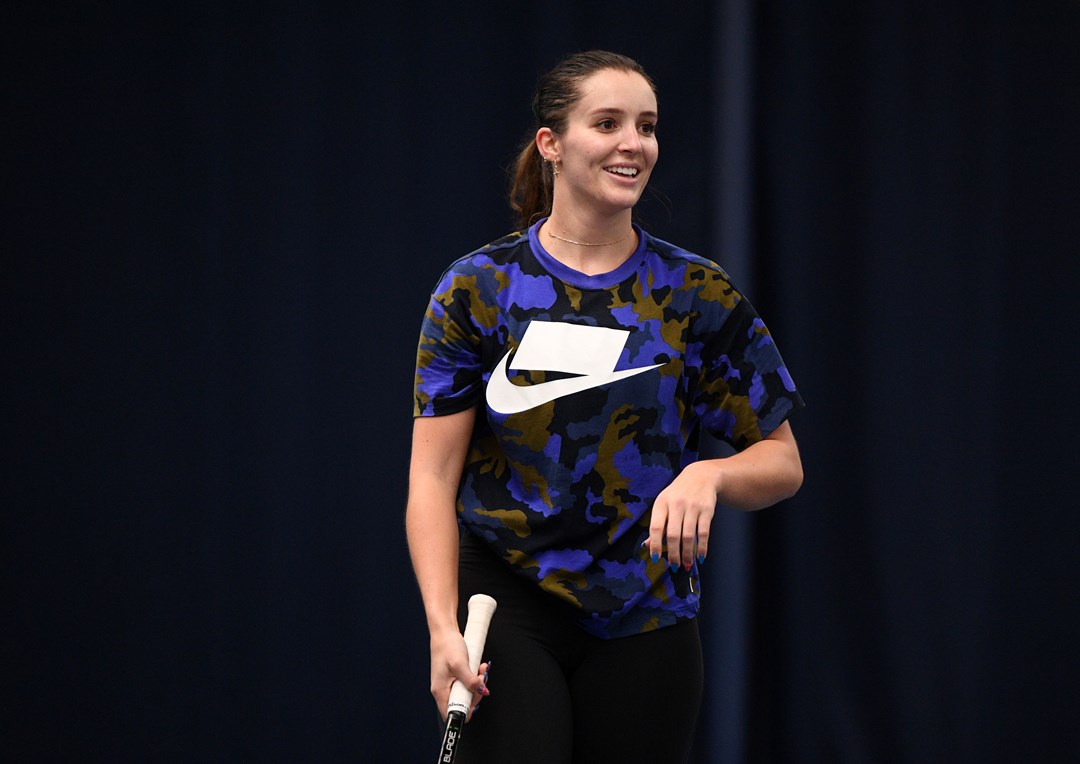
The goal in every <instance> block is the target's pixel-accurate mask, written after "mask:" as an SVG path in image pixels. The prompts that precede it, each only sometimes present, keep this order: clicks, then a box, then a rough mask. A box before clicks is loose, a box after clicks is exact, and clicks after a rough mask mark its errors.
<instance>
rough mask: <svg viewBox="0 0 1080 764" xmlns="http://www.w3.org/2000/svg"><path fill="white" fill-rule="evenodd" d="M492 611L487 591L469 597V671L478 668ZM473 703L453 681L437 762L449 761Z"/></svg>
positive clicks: (469, 693)
mask: <svg viewBox="0 0 1080 764" xmlns="http://www.w3.org/2000/svg"><path fill="white" fill-rule="evenodd" d="M494 613H495V600H494V599H493V598H491V597H489V596H488V595H486V594H474V595H473V596H471V597H469V617H468V620H467V621H466V622H465V634H464V636H465V646H466V647H467V648H468V649H469V670H470V671H472V672H473V673H476V672H477V671H479V669H480V657H481V655H482V654H483V652H484V642H486V641H487V632H488V625H489V624H490V623H491V616H492V615H493V614H494ZM471 705H472V690H470V689H469V688H468V687H466V686H465V685H463V684H462V683H461V682H458V681H455V682H454V683H453V684H452V685H451V686H450V701H449V702H448V703H447V704H446V731H445V732H443V740H442V748H441V749H440V750H439V764H452V763H453V761H454V758H455V757H456V756H457V750H458V745H459V743H460V742H461V728H462V727H464V726H465V719H466V717H467V716H468V715H469V707H470V706H471Z"/></svg>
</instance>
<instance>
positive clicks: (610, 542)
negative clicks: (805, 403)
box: [406, 51, 802, 764]
mask: <svg viewBox="0 0 1080 764" xmlns="http://www.w3.org/2000/svg"><path fill="white" fill-rule="evenodd" d="M533 108H534V112H535V115H536V118H537V130H536V134H535V138H534V139H532V140H530V141H529V142H528V143H527V145H526V146H525V147H524V149H523V150H522V152H521V155H520V156H519V159H518V163H517V173H516V178H515V185H514V189H513V191H512V193H511V204H512V205H513V206H514V208H515V210H516V211H517V212H518V213H519V215H520V217H521V223H522V226H523V230H522V231H520V232H517V233H513V234H510V235H509V236H506V237H504V238H502V239H500V240H498V241H496V242H494V243H492V244H489V245H488V246H486V247H484V248H482V249H480V250H478V251H476V252H474V253H471V254H469V255H467V256H465V257H464V258H462V259H460V260H458V261H457V262H455V263H454V264H452V265H451V266H450V268H449V269H448V270H447V271H446V272H445V273H444V274H443V276H442V278H441V279H440V281H439V284H438V285H437V287H436V288H435V291H434V294H433V296H432V300H431V302H430V304H429V307H428V310H427V313H426V316H425V319H424V324H423V328H422V331H421V338H420V347H419V352H418V359H417V371H416V382H415V404H416V407H415V414H416V419H415V424H414V433H413V451H412V460H411V465H410V481H409V502H408V508H407V511H406V528H407V533H408V539H409V546H410V551H411V555H412V560H413V565H414V569H415V572H416V576H417V580H418V582H419V585H420V591H421V595H422V597H423V601H424V607H425V611H426V614H427V620H428V628H429V631H430V637H431V692H432V694H433V695H434V696H435V700H436V703H437V704H438V707H439V709H440V711H442V712H445V708H446V702H447V697H448V694H449V688H450V685H451V684H452V682H453V681H454V680H455V679H457V680H460V681H462V682H465V683H466V684H467V685H468V686H469V687H470V688H471V689H472V690H473V691H474V701H475V702H477V703H479V700H480V698H481V697H483V696H485V695H487V694H488V689H487V686H486V682H485V679H486V677H487V675H488V671H489V669H491V670H492V672H494V671H495V669H494V668H493V667H495V666H497V667H498V668H497V672H498V679H497V680H496V681H497V689H496V690H495V694H494V695H493V696H492V698H491V699H490V700H488V701H486V703H485V704H484V707H483V709H482V710H481V711H479V712H477V713H476V715H475V718H474V719H472V721H471V722H470V724H469V727H468V733H467V734H466V736H465V742H464V745H463V747H462V748H461V758H460V760H462V761H467V762H509V761H513V762H532V761H536V762H545V764H552V762H606V761H649V760H651V761H663V762H666V761H672V762H675V761H684V760H685V759H686V757H687V754H688V751H689V749H690V745H691V742H692V740H693V735H694V729H695V724H696V720H697V713H698V706H699V703H700V698H701V686H702V662H701V646H700V641H699V635H698V627H697V620H696V618H695V616H696V615H697V610H698V602H699V584H698V566H699V565H701V564H702V563H703V562H704V560H705V558H706V556H707V555H708V551H709V529H710V525H711V522H712V518H713V514H714V511H715V507H716V504H717V502H718V501H719V502H722V503H723V504H725V505H727V506H731V507H736V508H739V509H744V510H753V509H758V508H761V507H766V506H769V505H771V504H774V503H775V502H777V501H779V500H781V499H784V498H787V497H789V496H791V495H792V494H794V493H795V491H796V490H798V488H799V486H800V484H801V482H802V467H801V462H800V459H799V454H798V449H797V447H796V444H795V440H794V438H793V436H792V433H791V428H790V425H789V424H788V423H787V417H788V416H789V415H790V414H791V413H792V412H793V411H795V410H796V409H798V408H800V407H801V406H802V400H801V398H800V396H799V394H798V392H797V391H796V390H795V387H794V384H793V383H792V381H791V378H790V376H789V375H788V373H787V370H786V368H785V367H784V365H783V361H782V359H781V357H780V355H779V353H778V351H777V350H776V347H775V345H774V344H773V342H772V339H771V337H770V335H769V333H768V331H767V330H766V328H765V326H764V324H763V323H762V322H761V320H760V319H759V318H758V316H757V315H756V314H755V312H754V310H753V308H752V307H751V306H750V304H749V302H748V301H747V300H745V299H744V298H743V297H742V295H740V294H739V293H738V292H737V291H736V290H735V288H734V287H733V286H732V285H731V282H730V280H729V279H728V277H727V275H726V274H725V273H724V272H723V271H722V270H721V269H720V268H719V267H718V266H717V265H715V264H714V263H712V262H710V261H708V260H706V259H704V258H700V257H698V256H696V255H693V254H690V253H688V252H686V251H684V250H682V249H679V248H678V247H675V246H674V245H671V244H668V243H666V242H663V241H660V240H658V239H654V238H652V237H650V236H649V235H648V234H647V233H645V232H644V231H643V230H642V229H641V228H639V227H638V226H636V225H635V224H634V223H633V222H632V219H631V216H632V210H633V207H634V205H635V204H636V203H637V201H638V199H639V198H640V197H641V194H642V191H643V190H644V189H645V186H646V184H647V182H648V180H649V175H650V173H651V172H652V169H653V167H654V166H655V165H656V160H657V157H658V154H659V147H658V144H657V137H656V123H657V101H656V93H655V88H654V86H653V83H652V81H651V80H650V78H649V77H648V75H647V74H646V73H645V72H644V70H643V69H642V68H641V67H640V66H639V65H638V64H637V63H636V62H634V61H633V60H631V59H629V58H626V57H624V56H621V55H617V54H613V53H608V52H605V51H591V52H586V53H580V54H575V55H572V56H570V57H568V58H567V59H565V60H564V61H563V62H561V63H560V64H559V65H558V66H556V67H555V68H554V69H553V70H552V71H551V72H549V73H548V74H547V75H545V76H544V77H543V78H542V79H541V80H540V83H539V86H538V89H537V93H536V96H535V98H534V102H533ZM701 429H705V430H707V431H708V432H711V433H713V434H715V435H716V436H718V437H720V438H723V439H725V440H727V441H728V442H729V443H731V444H732V445H733V446H734V447H735V449H736V453H735V454H734V455H732V456H730V457H727V458H723V459H705V460H698V459H697V453H696V443H697V436H698V433H699V432H700V430H701ZM477 592H482V593H486V594H490V595H491V596H493V597H494V598H495V599H496V600H497V601H498V610H497V612H496V613H495V617H494V620H493V622H492V625H491V630H490V632H489V635H488V644H487V654H486V656H485V657H486V658H488V659H489V662H488V663H484V664H482V665H481V667H480V673H479V674H474V673H473V672H471V671H470V670H469V668H468V661H467V654H466V649H465V645H464V641H463V639H462V636H461V630H460V626H459V623H461V622H463V613H462V612H461V610H462V609H463V606H464V603H465V602H467V600H468V598H469V597H470V596H471V595H472V594H474V593H477Z"/></svg>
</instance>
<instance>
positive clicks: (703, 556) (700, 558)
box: [697, 554, 705, 565]
mask: <svg viewBox="0 0 1080 764" xmlns="http://www.w3.org/2000/svg"><path fill="white" fill-rule="evenodd" d="M697 561H698V565H700V564H701V563H703V562H705V555H703V554H699V555H698V556H697Z"/></svg>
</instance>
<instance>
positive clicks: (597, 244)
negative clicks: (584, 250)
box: [547, 228, 634, 247]
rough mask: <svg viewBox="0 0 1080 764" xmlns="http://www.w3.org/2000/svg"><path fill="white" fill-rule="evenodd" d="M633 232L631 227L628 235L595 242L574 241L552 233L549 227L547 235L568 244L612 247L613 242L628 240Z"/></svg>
mask: <svg viewBox="0 0 1080 764" xmlns="http://www.w3.org/2000/svg"><path fill="white" fill-rule="evenodd" d="M633 233H634V230H633V229H632V228H631V229H630V233H628V234H626V236H624V237H622V238H621V239H616V240H615V241H604V242H595V243H594V242H588V241H574V240H573V239H564V238H563V237H562V236H559V235H557V234H554V233H552V232H551V229H550V228H549V229H548V232H547V235H548V236H550V237H551V238H553V239H558V240H559V241H565V242H566V243H567V244H577V245H578V246H579V247H610V246H611V245H612V244H618V243H619V242H620V241H626V240H627V239H629V238H630V236H631V234H633Z"/></svg>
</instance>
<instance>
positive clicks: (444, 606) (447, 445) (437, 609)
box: [405, 409, 476, 636]
mask: <svg viewBox="0 0 1080 764" xmlns="http://www.w3.org/2000/svg"><path fill="white" fill-rule="evenodd" d="M475 417H476V411H475V409H470V410H467V411H462V412H459V413H457V414H450V415H448V416H441V417H421V418H418V419H417V420H415V422H414V423H413V442H412V457H411V461H410V464H409V501H408V504H407V506H406V509H405V533H406V537H407V538H408V542H409V555H410V556H411V558H412V563H413V570H414V571H415V573H416V580H417V583H418V584H419V586H420V596H421V597H422V598H423V601H424V612H425V613H426V615H427V621H428V629H429V630H430V632H431V634H432V636H435V635H436V633H438V632H440V631H442V630H446V629H453V630H454V631H455V632H457V630H458V623H457V605H458V590H457V581H458V578H457V566H458V525H457V514H456V512H455V504H456V502H457V491H458V485H459V483H460V480H461V471H462V469H463V467H464V464H465V454H466V451H467V450H468V444H469V439H470V436H471V434H472V428H473V423H474V421H475Z"/></svg>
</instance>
